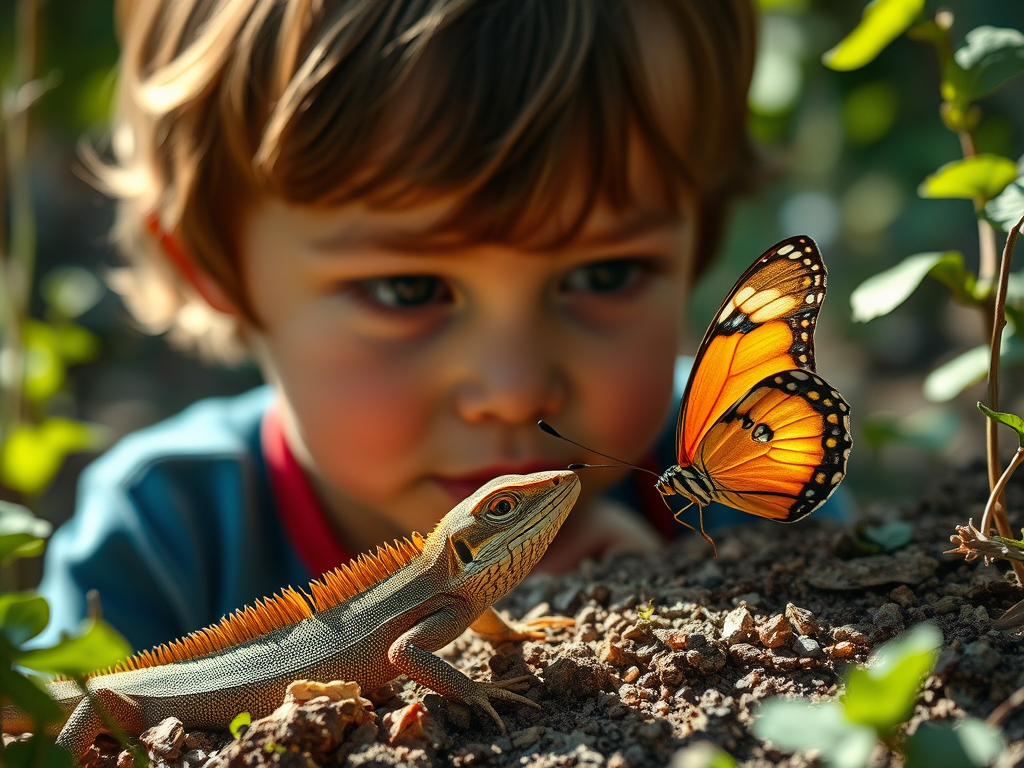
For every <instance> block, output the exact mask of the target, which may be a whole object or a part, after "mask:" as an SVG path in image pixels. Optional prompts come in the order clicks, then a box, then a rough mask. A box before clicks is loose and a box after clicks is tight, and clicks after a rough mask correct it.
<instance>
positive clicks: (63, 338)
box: [54, 323, 100, 364]
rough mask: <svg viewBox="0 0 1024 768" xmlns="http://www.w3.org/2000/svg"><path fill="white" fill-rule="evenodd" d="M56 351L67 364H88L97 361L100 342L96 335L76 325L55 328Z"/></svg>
mask: <svg viewBox="0 0 1024 768" xmlns="http://www.w3.org/2000/svg"><path fill="white" fill-rule="evenodd" d="M54 341H55V343H56V350H57V352H58V353H59V354H60V356H61V357H62V358H63V359H64V362H66V363H72V364H73V363H87V362H89V361H90V360H95V359H96V356H97V355H98V354H99V351H100V340H99V337H97V336H96V334H95V333H93V332H92V331H90V330H89V329H87V328H83V327H82V326H80V325H75V324H74V323H67V324H65V325H59V326H57V327H55V328H54Z"/></svg>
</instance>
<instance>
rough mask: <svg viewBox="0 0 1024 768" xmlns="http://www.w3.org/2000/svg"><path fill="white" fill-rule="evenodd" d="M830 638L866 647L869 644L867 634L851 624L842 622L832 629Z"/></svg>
mask: <svg viewBox="0 0 1024 768" xmlns="http://www.w3.org/2000/svg"><path fill="white" fill-rule="evenodd" d="M832 639H833V640H835V641H836V642H843V641H846V642H849V643H852V644H853V645H856V646H858V647H860V648H867V647H868V646H869V645H871V641H870V640H869V639H868V636H867V635H865V634H864V633H863V632H861V631H860V630H859V629H857V627H855V626H853V625H852V624H843V625H842V626H841V627H836V628H835V629H834V630H832Z"/></svg>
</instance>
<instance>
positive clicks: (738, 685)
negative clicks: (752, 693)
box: [733, 667, 764, 691]
mask: <svg viewBox="0 0 1024 768" xmlns="http://www.w3.org/2000/svg"><path fill="white" fill-rule="evenodd" d="M763 676H764V670H763V669H761V668H760V667H756V668H754V669H752V670H750V671H749V672H748V673H747V674H745V675H744V676H743V677H741V678H740V679H739V680H737V681H736V682H735V683H734V684H733V688H735V689H736V690H737V691H749V690H752V689H754V688H756V687H757V686H758V684H759V683H760V682H761V678H762V677H763Z"/></svg>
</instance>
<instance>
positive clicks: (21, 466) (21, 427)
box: [0, 418, 107, 496]
mask: <svg viewBox="0 0 1024 768" xmlns="http://www.w3.org/2000/svg"><path fill="white" fill-rule="evenodd" d="M106 434H107V433H106V430H104V429H102V428H100V427H98V426H97V425H93V424H87V423H85V422H80V421H74V420H72V419H62V418H53V419H47V420H46V421H44V422H43V423H42V424H40V425H39V426H33V425H31V424H17V425H15V426H14V428H12V429H11V431H10V433H9V434H8V436H7V441H6V442H5V443H4V444H3V446H2V447H0V482H3V483H4V484H5V485H7V486H8V487H10V488H13V489H15V490H16V491H20V492H22V493H24V494H27V495H29V496H32V495H35V494H37V493H40V492H42V491H43V490H44V489H45V488H46V486H47V485H49V484H50V481H51V480H53V478H54V476H55V475H56V474H57V472H58V471H59V470H60V467H61V464H62V463H63V462H64V458H65V456H67V454H69V453H75V452H78V451H85V450H90V449H93V448H99V447H100V446H102V445H103V444H104V443H105V442H106V440H107V437H106Z"/></svg>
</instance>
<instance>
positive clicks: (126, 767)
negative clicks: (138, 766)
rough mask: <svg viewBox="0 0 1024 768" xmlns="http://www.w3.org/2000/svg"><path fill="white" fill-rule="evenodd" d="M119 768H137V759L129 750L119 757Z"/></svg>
mask: <svg viewBox="0 0 1024 768" xmlns="http://www.w3.org/2000/svg"><path fill="white" fill-rule="evenodd" d="M117 768H135V757H134V756H133V755H132V753H131V752H129V751H128V750H127V749H126V750H123V751H122V752H121V753H120V754H119V755H118V756H117Z"/></svg>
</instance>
